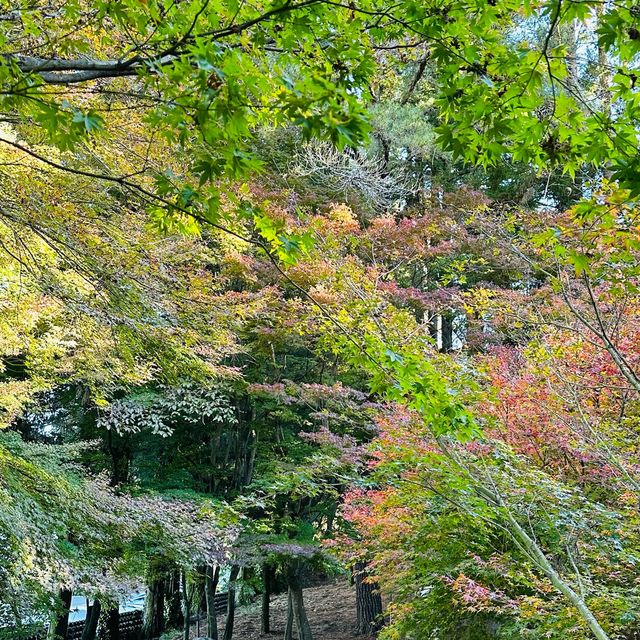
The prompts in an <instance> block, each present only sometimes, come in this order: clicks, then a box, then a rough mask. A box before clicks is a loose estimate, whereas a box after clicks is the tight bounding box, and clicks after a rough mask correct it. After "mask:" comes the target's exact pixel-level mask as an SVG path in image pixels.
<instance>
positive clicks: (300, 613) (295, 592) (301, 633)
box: [291, 586, 313, 640]
mask: <svg viewBox="0 0 640 640" xmlns="http://www.w3.org/2000/svg"><path fill="white" fill-rule="evenodd" d="M291 600H292V604H293V617H294V619H295V621H296V628H297V629H298V640H313V635H312V634H311V626H310V625H309V620H308V618H307V612H306V610H305V608H304V599H303V596H302V587H300V586H297V587H295V588H291Z"/></svg>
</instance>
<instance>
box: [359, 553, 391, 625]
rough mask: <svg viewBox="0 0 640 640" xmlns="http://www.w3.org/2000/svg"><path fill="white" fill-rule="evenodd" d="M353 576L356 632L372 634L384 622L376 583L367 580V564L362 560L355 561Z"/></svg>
mask: <svg viewBox="0 0 640 640" xmlns="http://www.w3.org/2000/svg"><path fill="white" fill-rule="evenodd" d="M353 577H354V580H355V584H356V620H357V624H356V634H357V635H360V636H368V635H374V634H376V633H377V632H378V631H380V629H381V628H382V626H383V623H384V621H383V617H382V598H381V597H380V591H379V588H378V585H377V583H372V582H369V581H368V580H367V577H368V572H367V565H366V564H365V563H364V562H356V566H355V567H354V569H353Z"/></svg>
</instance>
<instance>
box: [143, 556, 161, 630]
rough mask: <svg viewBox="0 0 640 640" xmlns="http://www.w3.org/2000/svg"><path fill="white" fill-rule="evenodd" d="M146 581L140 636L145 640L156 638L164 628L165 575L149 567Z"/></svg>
mask: <svg viewBox="0 0 640 640" xmlns="http://www.w3.org/2000/svg"><path fill="white" fill-rule="evenodd" d="M151 572H152V573H151V575H150V577H149V579H148V583H147V596H146V599H145V602H144V616H143V624H142V637H143V638H144V639H145V640H152V639H153V638H158V637H160V635H161V634H162V632H163V631H164V630H165V626H166V621H165V617H164V596H165V577H164V575H161V574H158V573H156V572H155V571H154V568H153V567H152V568H151Z"/></svg>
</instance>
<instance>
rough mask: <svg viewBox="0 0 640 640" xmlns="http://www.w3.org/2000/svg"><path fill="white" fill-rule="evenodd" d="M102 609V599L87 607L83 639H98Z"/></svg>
mask: <svg viewBox="0 0 640 640" xmlns="http://www.w3.org/2000/svg"><path fill="white" fill-rule="evenodd" d="M101 609H102V605H101V604H100V600H97V599H96V600H94V601H93V604H92V605H91V606H90V607H87V617H86V619H85V621H84V628H83V629H82V636H81V640H96V636H97V634H98V620H99V619H100V610H101Z"/></svg>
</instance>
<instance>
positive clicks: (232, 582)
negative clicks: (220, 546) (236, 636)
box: [222, 564, 240, 640]
mask: <svg viewBox="0 0 640 640" xmlns="http://www.w3.org/2000/svg"><path fill="white" fill-rule="evenodd" d="M239 573H240V567H239V566H238V565H237V564H234V565H233V566H232V567H231V575H230V576H229V591H228V593H227V620H226V622H225V625H224V635H223V636H222V640H231V638H232V637H233V623H234V619H235V615H236V580H237V579H238V574H239Z"/></svg>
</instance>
